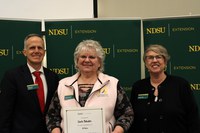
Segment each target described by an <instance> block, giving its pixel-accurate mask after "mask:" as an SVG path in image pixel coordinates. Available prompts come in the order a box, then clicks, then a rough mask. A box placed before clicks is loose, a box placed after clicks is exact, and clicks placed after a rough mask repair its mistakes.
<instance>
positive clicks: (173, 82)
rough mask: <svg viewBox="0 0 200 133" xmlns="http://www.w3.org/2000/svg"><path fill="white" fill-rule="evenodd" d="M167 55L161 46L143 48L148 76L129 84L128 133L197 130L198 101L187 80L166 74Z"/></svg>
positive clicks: (184, 132) (186, 132) (197, 131)
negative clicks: (130, 118) (130, 115)
mask: <svg viewBox="0 0 200 133" xmlns="http://www.w3.org/2000/svg"><path fill="white" fill-rule="evenodd" d="M169 59H170V56H169V54H168V52H167V50H166V48H165V47H163V46H162V45H156V44H155V45H150V46H148V47H147V48H146V50H145V52H144V55H143V61H144V63H145V66H146V68H147V70H148V72H149V77H147V78H145V79H142V80H139V81H137V82H135V83H134V84H133V86H132V92H131V99H130V100H131V103H132V106H133V110H134V122H133V124H132V126H131V128H130V131H129V132H130V133H200V131H199V114H198V107H197V103H196V102H195V98H194V96H193V92H192V90H191V88H190V84H189V83H188V81H186V80H185V79H183V78H181V77H177V76H172V75H168V74H167V73H166V68H167V62H168V60H169Z"/></svg>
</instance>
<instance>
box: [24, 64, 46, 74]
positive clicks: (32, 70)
mask: <svg viewBox="0 0 200 133" xmlns="http://www.w3.org/2000/svg"><path fill="white" fill-rule="evenodd" d="M27 65H28V68H29V70H30V71H31V73H33V72H35V71H36V70H35V69H34V68H33V67H32V66H30V65H29V64H28V63H27ZM39 71H40V72H41V73H44V69H43V67H41V68H40V70H39Z"/></svg>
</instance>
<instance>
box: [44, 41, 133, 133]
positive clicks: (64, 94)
mask: <svg viewBox="0 0 200 133" xmlns="http://www.w3.org/2000/svg"><path fill="white" fill-rule="evenodd" d="M104 59H105V52H104V51H103V48H102V46H101V45H100V43H99V42H97V41H95V40H84V41H82V42H80V43H79V44H78V46H77V47H76V49H75V52H74V63H75V68H76V69H77V73H76V74H75V75H73V76H71V77H66V78H64V79H62V80H61V81H60V82H59V86H58V91H57V93H56V94H55V96H54V98H53V100H52V103H51V105H50V108H49V111H48V114H47V128H48V129H49V132H51V133H61V132H62V133H68V132H67V131H65V128H64V125H63V124H64V123H63V122H64V121H63V119H64V115H63V114H64V110H63V109H64V108H65V107H68V108H74V107H78V108H80V107H81V108H84V107H100V108H103V109H104V111H105V130H106V133H124V132H125V131H127V130H128V129H129V127H130V125H131V123H132V121H133V109H132V106H131V103H130V101H129V99H128V97H127V95H126V93H125V91H124V89H123V88H122V87H121V86H120V84H119V80H118V79H116V78H115V77H112V76H109V75H107V74H104V73H103V70H104ZM84 117H87V116H84ZM85 119H86V120H87V118H85ZM94 119H95V118H94ZM84 121H85V120H84ZM84 121H81V120H79V125H81V124H82V122H84ZM86 122H87V121H86ZM88 122H91V121H88ZM77 125H78V124H77ZM99 126H100V125H99ZM99 126H98V127H96V128H99ZM77 128H78V126H77ZM83 128H84V129H83V130H82V131H81V133H85V132H86V130H87V128H88V127H87V126H86V127H83ZM89 132H90V133H93V132H94V131H88V133H89ZM70 133H71V132H70ZM73 133H80V132H78V131H77V129H74V132H73ZM95 133H96V131H95ZM98 133H103V132H101V131H98Z"/></svg>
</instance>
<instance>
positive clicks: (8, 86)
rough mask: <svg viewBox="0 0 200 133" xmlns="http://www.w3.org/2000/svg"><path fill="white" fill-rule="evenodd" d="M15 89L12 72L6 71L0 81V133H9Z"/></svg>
mask: <svg viewBox="0 0 200 133" xmlns="http://www.w3.org/2000/svg"><path fill="white" fill-rule="evenodd" d="M15 98H16V89H15V82H14V79H13V76H12V74H10V73H8V72H7V73H6V74H5V75H4V77H3V78H2V80H1V83H0V105H1V109H0V133H10V129H11V128H10V126H11V122H12V115H13V110H14V105H15Z"/></svg>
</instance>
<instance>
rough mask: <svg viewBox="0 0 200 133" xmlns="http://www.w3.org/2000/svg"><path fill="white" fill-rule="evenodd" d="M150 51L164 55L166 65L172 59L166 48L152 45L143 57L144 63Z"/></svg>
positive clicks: (147, 48)
mask: <svg viewBox="0 0 200 133" xmlns="http://www.w3.org/2000/svg"><path fill="white" fill-rule="evenodd" d="M149 51H153V52H155V53H157V54H159V55H162V56H163V58H164V59H165V61H166V63H167V62H168V61H169V59H170V55H169V54H168V52H167V49H166V48H165V47H164V46H162V45H159V44H151V45H149V46H147V47H146V50H145V52H144V55H143V61H144V62H145V58H146V53H147V52H149Z"/></svg>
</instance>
